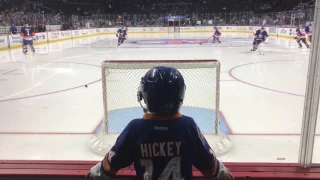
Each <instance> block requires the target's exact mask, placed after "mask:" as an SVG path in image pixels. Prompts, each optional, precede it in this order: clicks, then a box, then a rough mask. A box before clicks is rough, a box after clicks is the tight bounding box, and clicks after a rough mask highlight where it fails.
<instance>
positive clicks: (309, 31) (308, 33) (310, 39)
mask: <svg viewBox="0 0 320 180" xmlns="http://www.w3.org/2000/svg"><path fill="white" fill-rule="evenodd" d="M305 32H306V34H307V36H308V39H309V41H310V42H311V41H312V25H311V24H309V25H308V26H306V28H305Z"/></svg>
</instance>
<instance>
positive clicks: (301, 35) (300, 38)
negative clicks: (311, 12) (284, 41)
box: [294, 27, 310, 49]
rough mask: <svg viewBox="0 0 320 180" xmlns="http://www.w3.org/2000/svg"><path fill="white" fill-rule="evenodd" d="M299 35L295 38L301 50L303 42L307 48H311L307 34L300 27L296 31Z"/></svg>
mask: <svg viewBox="0 0 320 180" xmlns="http://www.w3.org/2000/svg"><path fill="white" fill-rule="evenodd" d="M296 33H297V35H296V36H295V37H294V38H295V39H296V40H297V43H298V44H299V48H300V49H301V48H302V44H301V41H302V42H303V44H304V45H305V46H306V47H307V48H310V46H309V44H308V42H307V34H306V33H305V32H304V30H300V29H299V27H298V28H297V29H296Z"/></svg>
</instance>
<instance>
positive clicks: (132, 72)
mask: <svg viewBox="0 0 320 180" xmlns="http://www.w3.org/2000/svg"><path fill="white" fill-rule="evenodd" d="M154 66H169V67H174V68H177V69H178V70H179V71H180V72H181V74H182V75H183V77H184V80H185V84H186V93H185V98H184V101H183V106H182V108H181V110H180V112H181V113H182V114H183V115H186V116H190V117H192V118H193V119H194V120H195V122H196V123H197V124H198V126H199V128H200V130H201V131H202V133H203V134H204V135H205V137H206V138H207V140H208V143H209V144H210V146H211V148H212V149H213V150H214V152H215V153H216V154H217V155H220V154H222V153H225V152H227V151H228V150H229V148H230V147H231V141H230V139H229V137H228V135H227V128H223V126H225V127H227V126H226V124H225V125H223V126H222V125H221V124H223V123H225V122H224V120H223V117H221V116H220V111H219V96H220V91H219V89H220V86H219V84H220V63H219V61H217V60H183V61H181V60H174V61H169V60H163V61H159V60H157V61H151V60H150V61H104V62H103V63H102V90H103V105H104V118H103V120H102V123H101V126H100V127H99V129H98V130H97V132H96V134H95V135H94V136H93V137H92V138H91V139H90V141H89V146H90V148H91V150H92V151H94V152H95V153H98V154H100V155H105V153H107V152H108V151H109V149H110V148H111V147H112V145H114V143H115V140H116V138H117V136H118V135H119V133H120V132H121V131H122V130H123V129H124V128H125V127H126V125H127V124H128V123H129V122H130V121H131V120H133V119H136V118H141V117H142V116H143V110H142V108H141V107H140V104H139V103H138V101H137V91H138V86H139V85H140V80H141V77H143V76H144V75H145V73H146V72H147V71H148V70H149V69H151V68H152V67H154Z"/></svg>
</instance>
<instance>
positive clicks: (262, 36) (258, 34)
mask: <svg viewBox="0 0 320 180" xmlns="http://www.w3.org/2000/svg"><path fill="white" fill-rule="evenodd" d="M267 37H268V33H267V31H261V30H260V29H258V30H257V31H256V33H255V34H254V38H255V39H257V40H262V41H265V40H266V39H267Z"/></svg>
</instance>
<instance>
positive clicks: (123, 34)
mask: <svg viewBox="0 0 320 180" xmlns="http://www.w3.org/2000/svg"><path fill="white" fill-rule="evenodd" d="M116 36H117V37H118V46H117V47H119V46H120V45H121V44H122V43H123V42H124V40H126V37H127V28H124V27H121V28H120V29H118V31H117V34H116Z"/></svg>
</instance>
